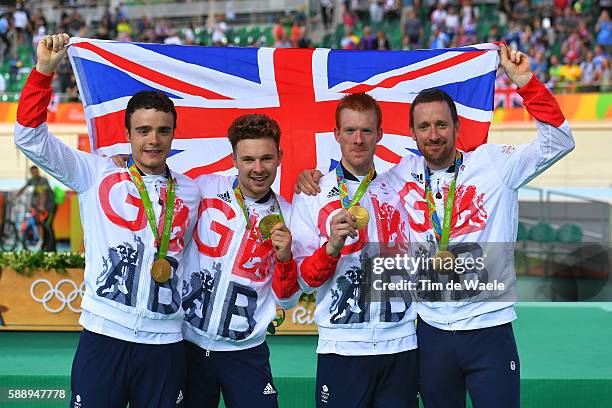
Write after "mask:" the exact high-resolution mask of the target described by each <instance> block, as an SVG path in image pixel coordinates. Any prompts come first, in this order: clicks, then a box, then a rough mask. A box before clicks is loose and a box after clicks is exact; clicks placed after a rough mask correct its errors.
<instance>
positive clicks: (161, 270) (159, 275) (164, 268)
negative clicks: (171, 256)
mask: <svg viewBox="0 0 612 408" xmlns="http://www.w3.org/2000/svg"><path fill="white" fill-rule="evenodd" d="M171 276H172V266H170V262H168V260H167V259H156V260H154V261H153V265H151V277H152V278H153V280H154V281H155V282H157V283H165V282H168V280H170V277H171Z"/></svg>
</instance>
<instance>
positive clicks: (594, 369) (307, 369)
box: [0, 303, 612, 408]
mask: <svg viewBox="0 0 612 408" xmlns="http://www.w3.org/2000/svg"><path fill="white" fill-rule="evenodd" d="M517 314H518V320H517V321H516V322H515V323H514V330H515V334H516V339H517V343H518V347H519V355H520V360H521V406H522V407H528V408H529V407H537V408H548V407H550V408H552V407H555V408H559V407H568V408H570V407H571V408H581V407H584V408H587V407H588V408H597V407H602V408H603V407H606V408H609V407H612V351H611V350H610V349H611V345H612V340H611V339H612V304H609V303H598V304H594V303H591V304H586V303H583V304H576V303H574V304H569V303H565V304H564V303H560V304H541V303H529V304H521V305H519V306H518V307H517ZM77 341H78V333H48V332H45V333H43V332H0V407H7V408H8V407H16V408H28V407H32V408H37V407H49V408H53V407H65V406H66V402H65V401H57V402H56V403H54V402H51V401H49V400H46V401H42V402H39V403H35V402H32V401H27V402H24V401H18V402H9V401H8V400H7V399H6V397H7V391H8V389H9V388H18V389H23V388H47V389H56V388H63V389H66V390H68V389H69V388H70V387H69V384H70V366H71V363H72V357H73V355H74V351H75V349H76V344H77ZM268 344H269V346H270V351H271V364H272V372H273V374H274V377H275V384H276V386H277V388H278V390H279V403H280V406H281V407H288V408H309V407H313V406H314V401H313V398H314V384H315V382H314V377H315V373H316V354H315V350H316V337H313V336H276V337H269V338H268ZM347 408H350V407H347Z"/></svg>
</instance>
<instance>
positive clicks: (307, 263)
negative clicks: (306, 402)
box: [291, 94, 418, 408]
mask: <svg viewBox="0 0 612 408" xmlns="http://www.w3.org/2000/svg"><path fill="white" fill-rule="evenodd" d="M381 123H382V112H381V109H380V107H379V106H378V104H377V103H376V101H375V100H374V99H373V98H372V97H371V96H369V95H366V94H353V95H347V96H345V97H344V98H342V100H341V101H340V102H339V103H338V105H337V107H336V129H335V130H334V135H335V138H336V141H337V142H338V143H339V144H340V151H341V152H342V158H341V161H340V162H339V163H338V165H337V166H336V168H335V169H333V170H332V171H330V172H329V173H327V174H326V175H324V176H323V177H322V179H321V191H320V192H319V193H318V194H317V195H316V196H314V197H309V196H305V195H296V196H295V197H294V201H293V211H294V213H293V214H294V215H293V218H292V220H291V230H292V231H293V234H294V236H295V254H296V259H297V261H298V265H299V275H298V276H299V281H300V285H301V287H302V289H303V290H304V291H305V292H307V293H310V292H313V291H314V290H315V289H316V291H317V297H316V311H315V320H316V323H317V326H318V331H319V343H318V347H317V355H318V357H317V358H318V360H317V382H316V384H317V385H316V391H315V399H316V406H317V407H328V408H331V407H341V408H344V407H364V408H365V407H388V408H395V407H417V406H418V400H417V385H418V377H417V374H418V364H417V350H416V348H417V339H416V331H415V326H414V320H415V318H416V307H415V306H414V305H413V304H412V300H411V297H410V293H409V292H404V293H401V294H399V296H398V294H397V293H394V292H392V291H389V290H384V289H382V290H381V289H380V288H382V286H381V285H378V284H377V283H375V280H378V281H380V282H379V283H381V284H382V282H383V281H384V282H386V283H390V282H392V281H391V279H390V277H389V276H388V275H387V274H382V275H380V276H375V275H373V274H372V268H371V266H370V262H371V261H372V259H374V258H377V257H381V256H385V255H388V256H392V255H393V254H403V253H405V252H407V251H408V245H407V243H408V236H407V235H406V234H407V233H408V231H409V230H408V228H407V227H406V224H407V222H408V221H407V215H406V211H405V210H404V209H403V207H402V203H401V202H400V199H399V196H398V194H397V193H396V192H395V191H393V190H392V188H391V183H390V180H389V179H388V177H387V176H386V175H381V174H377V173H376V171H375V169H374V152H375V150H376V144H377V143H378V142H379V141H380V139H381V138H382V135H383V133H382V128H381ZM394 278H395V279H396V280H395V281H393V282H401V281H407V280H409V278H410V277H409V275H408V273H407V272H406V273H404V274H403V275H402V274H401V273H400V274H397V275H396V276H394ZM376 288H379V289H376ZM402 295H405V296H402Z"/></svg>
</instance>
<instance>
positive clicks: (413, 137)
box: [410, 126, 416, 142]
mask: <svg viewBox="0 0 612 408" xmlns="http://www.w3.org/2000/svg"><path fill="white" fill-rule="evenodd" d="M410 138H412V140H414V141H415V142H416V136H415V135H414V128H413V127H412V126H410Z"/></svg>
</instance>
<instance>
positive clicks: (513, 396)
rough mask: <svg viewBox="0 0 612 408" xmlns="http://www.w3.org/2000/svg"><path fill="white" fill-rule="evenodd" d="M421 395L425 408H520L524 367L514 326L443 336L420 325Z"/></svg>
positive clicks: (423, 323)
mask: <svg viewBox="0 0 612 408" xmlns="http://www.w3.org/2000/svg"><path fill="white" fill-rule="evenodd" d="M417 338H418V340H419V367H420V370H419V371H420V372H419V381H420V385H419V393H420V394H421V397H422V399H423V405H424V406H425V407H426V408H460V407H461V408H462V407H465V406H466V390H467V392H468V393H469V395H470V399H471V400H472V405H473V406H474V408H489V407H495V408H517V407H519V406H520V379H521V375H520V364H519V357H518V352H517V349H516V342H515V340H514V333H513V331H512V325H511V324H510V323H507V324H503V325H500V326H493V327H487V328H484V329H476V330H462V331H459V330H458V331H447V330H440V329H437V328H435V327H433V326H430V325H428V324H427V323H425V322H424V321H422V320H419V322H418V325H417Z"/></svg>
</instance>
